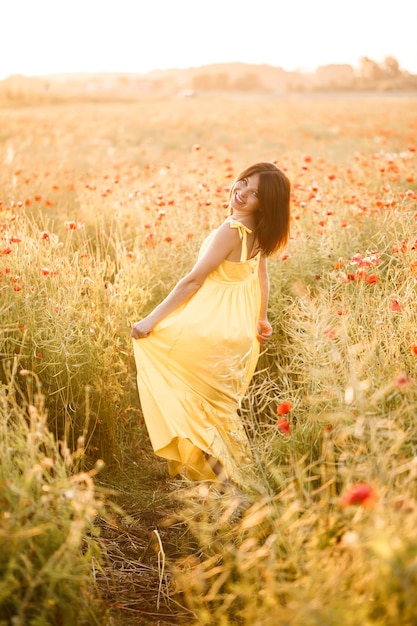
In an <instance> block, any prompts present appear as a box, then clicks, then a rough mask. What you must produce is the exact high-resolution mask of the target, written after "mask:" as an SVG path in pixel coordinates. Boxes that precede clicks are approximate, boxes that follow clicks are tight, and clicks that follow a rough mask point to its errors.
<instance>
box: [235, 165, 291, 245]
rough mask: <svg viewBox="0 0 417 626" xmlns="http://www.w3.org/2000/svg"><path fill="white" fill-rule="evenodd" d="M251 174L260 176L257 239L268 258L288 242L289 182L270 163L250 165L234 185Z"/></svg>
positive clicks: (239, 175) (281, 172) (236, 179)
mask: <svg viewBox="0 0 417 626" xmlns="http://www.w3.org/2000/svg"><path fill="white" fill-rule="evenodd" d="M253 174H259V185H258V198H259V210H258V211H257V214H256V238H257V242H258V247H259V250H261V252H262V254H264V255H266V256H270V255H271V254H272V253H274V252H276V251H277V250H278V249H279V248H281V247H283V246H285V244H286V243H287V241H288V237H289V234H290V192H291V183H290V181H289V179H288V178H287V176H286V175H285V174H284V172H283V171H282V170H280V169H279V168H278V167H277V166H276V165H274V164H273V163H255V164H254V165H250V166H249V167H247V168H246V169H244V170H243V171H242V172H240V174H238V176H237V177H236V178H235V183H236V182H237V181H238V180H242V179H243V178H248V177H249V176H252V175H253ZM232 189H233V187H232Z"/></svg>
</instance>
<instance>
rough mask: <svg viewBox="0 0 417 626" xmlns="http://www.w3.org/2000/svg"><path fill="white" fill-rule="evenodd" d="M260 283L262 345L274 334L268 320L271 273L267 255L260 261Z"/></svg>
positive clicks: (259, 320) (260, 338) (260, 331)
mask: <svg viewBox="0 0 417 626" xmlns="http://www.w3.org/2000/svg"><path fill="white" fill-rule="evenodd" d="M259 285H260V288H261V307H260V310H259V319H258V328H257V330H258V335H257V338H258V341H259V343H260V344H261V345H264V344H266V343H267V341H268V340H269V339H270V338H271V335H272V326H271V324H270V323H269V321H268V300H269V275H268V265H267V258H266V256H261V258H260V261H259Z"/></svg>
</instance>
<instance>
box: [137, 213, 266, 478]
mask: <svg viewBox="0 0 417 626" xmlns="http://www.w3.org/2000/svg"><path fill="white" fill-rule="evenodd" d="M230 227H231V228H237V229H238V232H239V235H240V238H241V241H242V254H241V261H240V262H232V261H228V260H224V261H223V262H222V263H221V264H220V265H219V267H218V268H217V269H216V270H214V271H213V272H212V273H211V274H210V275H209V276H208V277H207V278H206V280H205V281H204V283H203V285H202V286H201V287H200V289H199V290H198V291H197V292H196V293H195V294H194V295H193V296H192V297H191V298H190V299H189V300H188V301H187V302H186V303H185V304H183V305H182V306H180V307H179V308H177V309H176V310H175V311H173V312H172V313H170V314H169V315H168V316H167V317H165V318H164V319H163V320H162V321H161V322H159V323H158V324H157V325H156V326H155V327H154V329H153V331H152V332H151V334H150V335H149V336H148V337H145V338H142V339H134V340H133V348H134V354H135V361H136V368H137V374H138V379H137V380H138V390H139V396H140V402H141V407H142V411H143V415H144V419H145V423H146V426H147V429H148V433H149V437H150V440H151V443H152V447H153V449H154V451H155V454H157V455H158V456H161V457H163V458H165V459H167V460H168V468H169V472H170V474H171V475H175V474H178V473H180V472H182V473H184V474H185V475H186V476H188V477H189V478H190V479H192V480H214V479H215V478H216V476H215V474H214V472H213V470H212V468H211V465H210V463H209V462H208V460H207V457H208V456H210V457H212V459H213V458H214V459H216V460H217V461H219V462H220V463H221V465H222V466H223V468H224V471H225V473H226V474H227V477H228V478H230V479H231V480H234V481H236V482H241V480H242V475H243V474H244V472H245V470H246V469H247V466H248V464H250V463H251V461H252V455H251V451H250V446H249V442H248V438H247V436H246V433H245V430H244V427H243V425H242V423H241V420H240V418H239V416H238V413H237V409H238V406H239V403H240V400H241V398H242V396H243V394H244V393H245V391H246V389H247V387H248V384H249V382H250V379H251V378H252V375H253V373H254V371H255V367H256V363H257V360H258V356H259V342H258V340H257V338H256V334H257V322H258V317H259V310H260V303H261V293H260V285H259V278H258V266H259V259H260V253H259V252H258V254H257V255H256V256H255V257H253V258H250V259H248V258H247V255H248V253H247V245H246V235H247V233H250V232H251V231H250V230H249V229H248V228H246V227H245V226H244V225H243V224H241V223H240V222H238V221H236V220H231V221H230ZM215 232H216V231H213V232H212V233H211V234H210V235H209V236H208V237H207V239H206V240H205V241H204V242H203V244H202V246H201V249H200V253H199V255H200V256H201V255H202V254H203V253H204V251H205V250H206V248H207V246H208V245H209V243H210V241H211V238H212V237H213V236H214V234H215Z"/></svg>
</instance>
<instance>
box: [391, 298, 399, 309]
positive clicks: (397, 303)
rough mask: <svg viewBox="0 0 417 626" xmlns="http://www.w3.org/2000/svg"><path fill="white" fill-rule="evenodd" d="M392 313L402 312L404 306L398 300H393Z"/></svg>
mask: <svg viewBox="0 0 417 626" xmlns="http://www.w3.org/2000/svg"><path fill="white" fill-rule="evenodd" d="M390 308H391V311H401V310H402V306H401V304H400V303H399V302H398V300H397V299H396V298H392V299H391V307H390Z"/></svg>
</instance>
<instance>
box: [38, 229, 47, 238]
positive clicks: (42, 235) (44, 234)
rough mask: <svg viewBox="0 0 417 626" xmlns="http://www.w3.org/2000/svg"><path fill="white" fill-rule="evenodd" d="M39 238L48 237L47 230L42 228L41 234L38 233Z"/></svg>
mask: <svg viewBox="0 0 417 626" xmlns="http://www.w3.org/2000/svg"><path fill="white" fill-rule="evenodd" d="M39 238H40V239H49V233H48V231H47V230H43V231H42V232H41V234H40V235H39Z"/></svg>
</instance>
